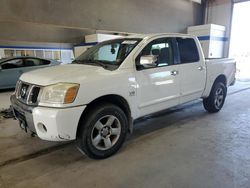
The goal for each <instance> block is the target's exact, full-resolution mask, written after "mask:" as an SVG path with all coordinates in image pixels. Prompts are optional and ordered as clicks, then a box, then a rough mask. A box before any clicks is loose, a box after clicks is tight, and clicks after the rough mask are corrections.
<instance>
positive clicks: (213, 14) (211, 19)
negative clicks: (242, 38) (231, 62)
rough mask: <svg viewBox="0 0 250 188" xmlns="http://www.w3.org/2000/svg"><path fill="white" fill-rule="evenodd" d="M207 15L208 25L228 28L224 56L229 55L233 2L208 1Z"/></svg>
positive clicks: (226, 0)
mask: <svg viewBox="0 0 250 188" xmlns="http://www.w3.org/2000/svg"><path fill="white" fill-rule="evenodd" d="M206 6H207V8H206V15H205V23H206V24H210V23H211V24H218V25H223V26H225V27H226V38H227V41H226V42H225V46H224V56H225V57H228V55H229V46H230V36H231V23H232V11H233V2H232V0H208V1H207V5H206Z"/></svg>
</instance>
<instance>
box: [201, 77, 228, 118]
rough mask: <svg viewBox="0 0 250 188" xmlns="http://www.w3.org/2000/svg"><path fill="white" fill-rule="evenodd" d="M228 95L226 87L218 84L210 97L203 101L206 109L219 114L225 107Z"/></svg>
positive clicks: (220, 83)
mask: <svg viewBox="0 0 250 188" xmlns="http://www.w3.org/2000/svg"><path fill="white" fill-rule="evenodd" d="M226 95H227V89H226V86H225V85H224V84H223V83H222V82H216V83H215V84H214V86H213V88H212V90H211V92H210V95H209V97H208V98H205V99H203V106H204V108H205V109H206V110H207V111H208V112H210V113H215V112H219V111H220V110H221V108H222V107H223V105H224V102H225V99H226Z"/></svg>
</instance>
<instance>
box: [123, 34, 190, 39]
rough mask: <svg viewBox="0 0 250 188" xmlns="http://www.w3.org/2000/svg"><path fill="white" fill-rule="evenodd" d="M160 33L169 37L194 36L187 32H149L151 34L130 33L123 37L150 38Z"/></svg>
mask: <svg viewBox="0 0 250 188" xmlns="http://www.w3.org/2000/svg"><path fill="white" fill-rule="evenodd" d="M161 35H168V36H171V37H188V38H194V36H193V35H189V34H183V33H151V34H134V35H130V36H127V37H125V38H142V39H144V38H152V37H157V36H161Z"/></svg>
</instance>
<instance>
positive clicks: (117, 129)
mask: <svg viewBox="0 0 250 188" xmlns="http://www.w3.org/2000/svg"><path fill="white" fill-rule="evenodd" d="M85 117H86V119H84V120H83V121H82V122H81V123H80V126H81V128H80V130H79V131H80V132H79V134H78V138H77V144H78V148H79V149H80V150H82V151H84V152H85V153H86V154H87V155H88V156H89V157H90V158H94V159H103V158H107V157H109V156H111V155H113V154H115V153H116V152H117V151H118V150H119V149H120V148H121V146H122V144H123V142H124V140H125V138H126V134H127V130H128V120H127V117H126V115H125V113H124V112H123V111H122V110H121V109H120V108H119V107H117V106H115V105H112V104H102V105H99V106H97V107H96V108H94V109H92V110H90V111H89V113H88V114H87V115H86V116H85Z"/></svg>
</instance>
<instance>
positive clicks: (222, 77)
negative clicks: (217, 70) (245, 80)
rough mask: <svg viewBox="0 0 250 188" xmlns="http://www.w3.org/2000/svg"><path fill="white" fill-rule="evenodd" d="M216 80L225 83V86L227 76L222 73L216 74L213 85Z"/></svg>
mask: <svg viewBox="0 0 250 188" xmlns="http://www.w3.org/2000/svg"><path fill="white" fill-rule="evenodd" d="M217 82H222V83H223V84H225V87H227V77H226V76H225V75H224V74H221V75H219V76H217V78H216V79H215V81H214V83H213V85H214V84H215V83H217Z"/></svg>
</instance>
